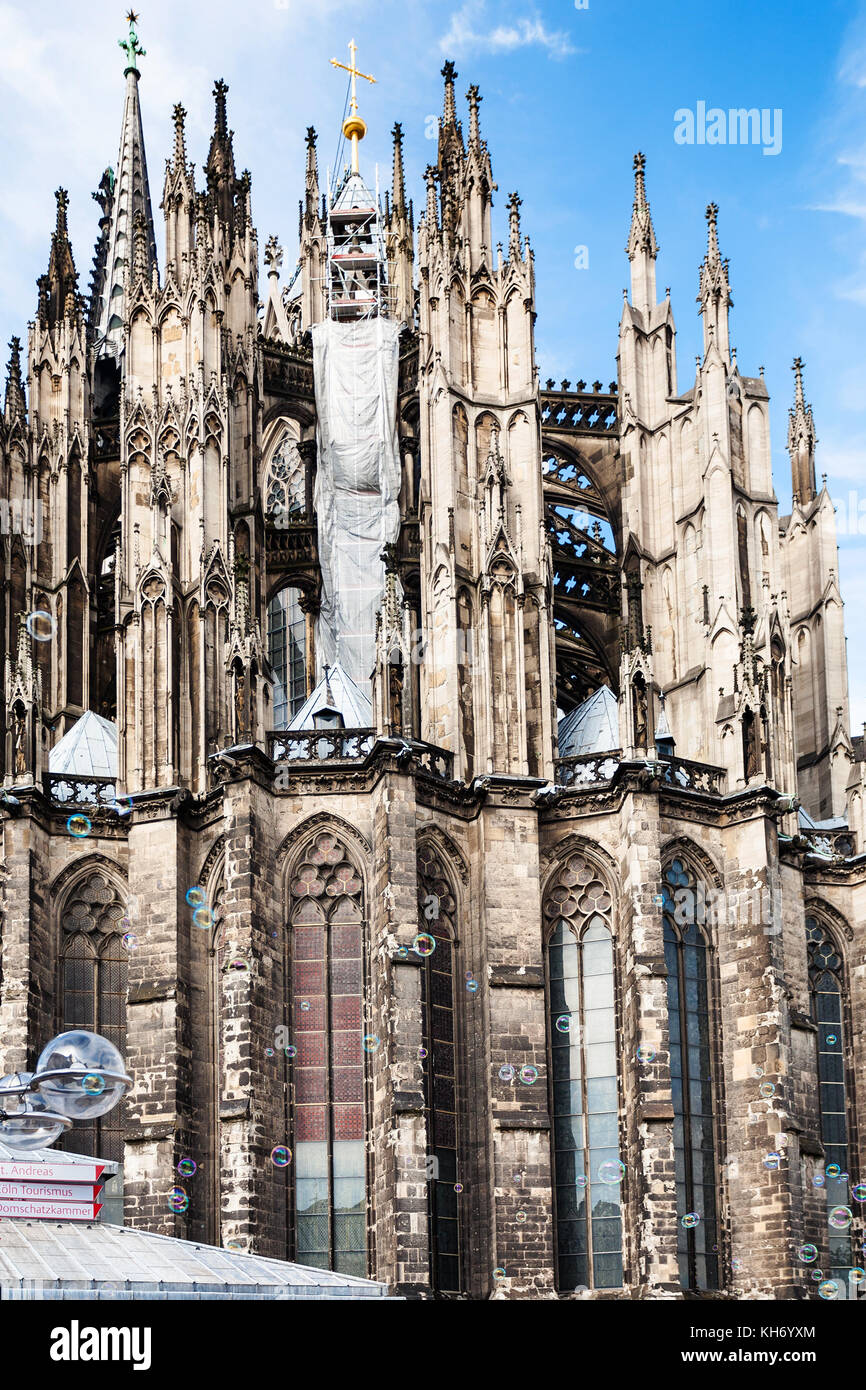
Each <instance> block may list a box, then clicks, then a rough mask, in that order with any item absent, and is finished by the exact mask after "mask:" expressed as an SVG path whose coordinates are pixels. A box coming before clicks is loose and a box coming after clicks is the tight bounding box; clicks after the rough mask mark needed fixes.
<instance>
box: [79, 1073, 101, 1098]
mask: <svg viewBox="0 0 866 1390" xmlns="http://www.w3.org/2000/svg"><path fill="white" fill-rule="evenodd" d="M81 1089H82V1091H86V1092H87V1094H88V1095H89V1096H101V1095H102V1092H103V1091H104V1090H105V1077H104V1076H100V1075H99V1073H98V1072H88V1074H87V1076H82V1078H81Z"/></svg>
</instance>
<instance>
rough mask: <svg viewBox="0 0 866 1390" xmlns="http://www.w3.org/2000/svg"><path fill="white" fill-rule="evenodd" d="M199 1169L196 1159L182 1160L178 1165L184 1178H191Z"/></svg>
mask: <svg viewBox="0 0 866 1390" xmlns="http://www.w3.org/2000/svg"><path fill="white" fill-rule="evenodd" d="M197 1167H198V1164H197V1163H196V1161H195V1159H194V1158H182V1159H181V1160H180V1163H179V1164H178V1165H177V1171H178V1172H179V1173H180V1175H181V1177H182V1178H191V1177H193V1176H194V1174H195V1171H196V1168H197Z"/></svg>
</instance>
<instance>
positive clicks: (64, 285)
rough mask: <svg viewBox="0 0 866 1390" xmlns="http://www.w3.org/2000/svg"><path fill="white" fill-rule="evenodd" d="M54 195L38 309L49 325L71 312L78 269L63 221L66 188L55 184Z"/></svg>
mask: <svg viewBox="0 0 866 1390" xmlns="http://www.w3.org/2000/svg"><path fill="white" fill-rule="evenodd" d="M54 196H55V198H56V199H57V223H56V225H55V228H54V232H53V234H52V237H51V255H50V258H49V262H48V274H47V275H43V276H42V277H41V279H40V280H39V308H38V311H37V312H38V317H39V318H40V319H41V320H43V322H44V324H45V325H46V326H48V327H49V328H53V327H54V326H55V324H58V323H59V322H60V321H61V319H63V318H66V317H67V315H70V314H74V312H75V297H76V295H77V292H78V272H77V271H76V269H75V261H74V259H73V256H72V246H71V245H70V241H69V228H68V226H67V222H66V210H67V208H68V207H69V194H68V193H67V192H66V189H65V188H58V189H57V191H56V193H55V195H54Z"/></svg>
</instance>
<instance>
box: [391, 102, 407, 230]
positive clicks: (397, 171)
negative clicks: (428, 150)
mask: <svg viewBox="0 0 866 1390" xmlns="http://www.w3.org/2000/svg"><path fill="white" fill-rule="evenodd" d="M391 138H392V139H393V141H394V169H393V174H392V178H391V188H392V190H393V194H394V211H395V212H404V211H405V209H406V180H405V176H404V173H403V127H402V125H401V124H400V122H399V121H395V122H394V128H393V130H392V131H391Z"/></svg>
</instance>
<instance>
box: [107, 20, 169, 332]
mask: <svg viewBox="0 0 866 1390" xmlns="http://www.w3.org/2000/svg"><path fill="white" fill-rule="evenodd" d="M127 18H128V20H129V35H128V37H127V38H126V39H118V43H119V44H120V47H121V48H122V49H123V50H124V52H125V53H126V57H127V63H126V68H125V69H124V75H125V77H126V96H125V99H124V106H123V124H122V126H121V129H120V149H119V153H118V156H117V172H116V176H115V178H114V183H113V199H112V205H111V214H110V216H111V221H110V223H109V227H108V238H107V246H108V251H107V255H106V257H105V263H104V269H103V273H102V275H101V276H100V277H99V280H100V283H99V284H98V285H97V283H96V282H95V281H94V286H93V289H94V304H93V314H92V321H93V322H95V324H96V349H97V352H98V354H99V355H100V356H105V357H114V358H118V357H120V355H121V353H122V351H123V321H124V319H125V317H126V307H127V306H126V272H127V268H128V266H129V257H130V255H131V251H132V233H133V226H134V223H135V217H136V213H141V215H142V217H143V218H144V227H145V253H146V262H147V273H148V275H149V274H150V272H151V270H152V269H153V267H154V265H155V264H156V236H155V234H154V228H153V212H152V210H151V205H150V186H149V184H148V180H147V159H146V157H145V152H144V132H143V130H142V125H141V105H140V101H139V94H138V79H139V71H138V65H137V62H136V59H137V58H140V57H142V56H143V55H144V52H145V50H144V49H143V48H142V47H141V44H140V43H139V40H138V35H137V33H136V31H135V23H136V20H137V16H136V15H135V14H134V13H133V12H132V10H130V12H129V14H128V16H127Z"/></svg>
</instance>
